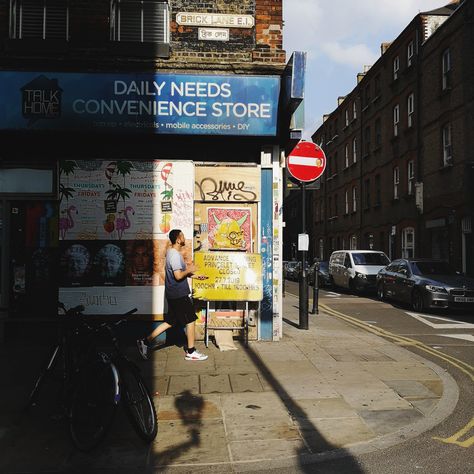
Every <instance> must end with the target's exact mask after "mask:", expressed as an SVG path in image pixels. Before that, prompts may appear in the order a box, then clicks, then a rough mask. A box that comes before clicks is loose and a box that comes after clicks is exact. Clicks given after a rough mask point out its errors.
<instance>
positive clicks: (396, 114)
mask: <svg viewBox="0 0 474 474" xmlns="http://www.w3.org/2000/svg"><path fill="white" fill-rule="evenodd" d="M399 122H400V106H399V105H398V104H397V105H396V106H395V107H394V108H393V136H394V137H398V124H399Z"/></svg>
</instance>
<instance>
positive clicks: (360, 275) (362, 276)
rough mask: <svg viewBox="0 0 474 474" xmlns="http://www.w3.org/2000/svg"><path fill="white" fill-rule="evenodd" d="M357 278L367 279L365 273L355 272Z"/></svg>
mask: <svg viewBox="0 0 474 474" xmlns="http://www.w3.org/2000/svg"><path fill="white" fill-rule="evenodd" d="M356 277H357V278H362V279H363V280H367V275H366V274H365V273H359V272H356Z"/></svg>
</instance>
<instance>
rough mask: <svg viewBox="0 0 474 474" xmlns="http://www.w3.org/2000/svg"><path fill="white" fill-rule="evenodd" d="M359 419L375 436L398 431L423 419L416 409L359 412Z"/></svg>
mask: <svg viewBox="0 0 474 474" xmlns="http://www.w3.org/2000/svg"><path fill="white" fill-rule="evenodd" d="M359 414H360V416H361V418H362V419H363V420H364V422H365V423H366V425H367V426H369V427H370V429H371V430H372V431H373V432H374V433H376V434H377V435H385V434H388V433H393V432H394V431H398V430H399V429H401V428H403V427H404V426H407V425H411V424H412V423H415V422H416V421H418V420H420V419H422V418H423V415H422V414H421V413H420V412H419V411H418V410H416V409H411V410H378V411H371V410H361V411H360V412H359Z"/></svg>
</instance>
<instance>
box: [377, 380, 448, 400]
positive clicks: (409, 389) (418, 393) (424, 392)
mask: <svg viewBox="0 0 474 474" xmlns="http://www.w3.org/2000/svg"><path fill="white" fill-rule="evenodd" d="M385 383H386V384H387V385H388V386H389V387H391V388H392V389H393V390H395V391H396V392H397V393H398V394H399V395H400V396H401V397H403V398H404V399H405V400H423V399H426V398H439V397H438V395H436V394H435V393H433V392H432V391H431V390H430V389H428V387H426V385H424V384H422V383H420V382H417V381H416V380H387V381H386V382H385Z"/></svg>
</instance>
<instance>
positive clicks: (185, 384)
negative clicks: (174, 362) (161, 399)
mask: <svg viewBox="0 0 474 474" xmlns="http://www.w3.org/2000/svg"><path fill="white" fill-rule="evenodd" d="M183 392H190V393H193V394H198V393H199V376H198V375H192V374H189V375H171V377H170V383H169V386H168V395H178V394H180V393H183Z"/></svg>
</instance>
